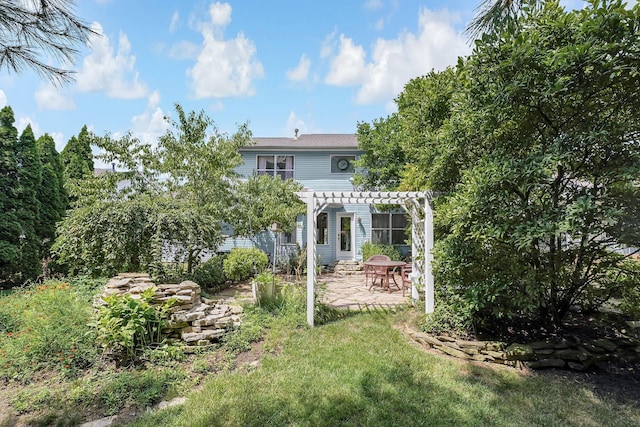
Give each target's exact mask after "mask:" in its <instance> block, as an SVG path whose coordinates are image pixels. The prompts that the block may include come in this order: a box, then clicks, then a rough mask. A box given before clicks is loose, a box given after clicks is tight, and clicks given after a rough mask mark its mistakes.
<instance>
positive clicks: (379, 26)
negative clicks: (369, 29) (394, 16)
mask: <svg viewBox="0 0 640 427" xmlns="http://www.w3.org/2000/svg"><path fill="white" fill-rule="evenodd" d="M373 28H375V29H376V30H378V31H382V30H384V19H382V18H380V19H378V20H377V21H376V23H375V24H373Z"/></svg>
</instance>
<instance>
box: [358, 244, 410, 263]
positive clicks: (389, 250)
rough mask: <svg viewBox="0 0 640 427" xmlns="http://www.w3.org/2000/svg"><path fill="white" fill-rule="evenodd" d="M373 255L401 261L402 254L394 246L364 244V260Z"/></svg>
mask: <svg viewBox="0 0 640 427" xmlns="http://www.w3.org/2000/svg"><path fill="white" fill-rule="evenodd" d="M372 255H387V256H388V257H389V258H391V259H392V260H393V261H401V260H402V254H401V253H400V251H399V250H398V249H397V248H396V247H395V246H393V245H384V244H382V243H371V242H364V243H363V244H362V259H364V260H367V259H369V257H371V256H372Z"/></svg>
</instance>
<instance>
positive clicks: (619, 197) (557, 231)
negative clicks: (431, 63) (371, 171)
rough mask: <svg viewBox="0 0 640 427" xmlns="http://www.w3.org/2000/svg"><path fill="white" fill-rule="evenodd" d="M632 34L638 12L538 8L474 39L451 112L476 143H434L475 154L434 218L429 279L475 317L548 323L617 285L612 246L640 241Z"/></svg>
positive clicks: (599, 6)
mask: <svg viewBox="0 0 640 427" xmlns="http://www.w3.org/2000/svg"><path fill="white" fill-rule="evenodd" d="M639 30H640V8H639V7H638V6H636V7H635V8H634V9H633V10H626V9H625V8H624V7H623V4H622V3H621V2H618V1H613V2H594V3H592V4H591V5H590V6H588V7H586V8H585V9H583V10H579V11H574V12H570V13H567V12H565V11H564V10H563V9H562V8H560V7H559V5H558V4H557V2H552V1H550V2H546V3H545V4H544V7H543V8H541V9H535V10H534V9H531V10H530V11H526V12H525V14H524V15H523V17H522V18H520V25H518V26H517V27H512V28H508V29H506V30H504V31H502V32H500V33H496V34H494V35H485V36H484V37H483V39H482V40H481V41H479V42H477V44H476V48H475V50H474V52H473V55H472V56H471V58H470V60H469V61H468V63H467V64H465V68H464V79H465V83H466V85H467V87H468V91H469V97H468V100H469V103H468V105H467V107H466V108H464V109H461V110H460V114H464V115H465V117H466V120H467V121H468V122H471V123H472V126H471V128H473V129H475V130H476V133H475V137H473V138H471V139H466V140H465V139H461V138H459V134H457V133H456V132H455V127H454V128H453V129H452V130H451V131H450V132H449V133H448V136H447V138H446V141H448V144H449V145H450V146H451V147H454V148H453V149H454V150H455V149H456V148H455V147H462V146H465V147H468V151H471V152H472V153H475V156H474V157H473V159H472V160H473V161H468V162H466V163H465V162H463V163H462V164H461V168H462V173H461V174H460V179H459V181H458V183H457V184H456V186H455V187H453V188H449V190H451V191H450V193H449V196H448V197H447V199H446V202H444V204H443V206H442V207H441V210H440V212H439V222H440V225H441V226H442V227H443V228H444V229H445V230H447V231H448V233H447V235H446V237H444V239H443V240H441V242H440V244H439V245H438V252H437V255H438V258H439V263H438V270H437V272H438V274H439V276H440V280H441V283H446V284H448V285H449V286H450V288H449V289H450V290H451V291H452V292H453V293H457V294H458V295H462V296H463V299H464V301H465V302H466V304H468V306H469V307H471V309H472V310H473V311H474V312H475V313H476V315H478V316H480V317H481V318H483V317H484V318H495V317H500V316H508V315H513V314H517V313H521V314H526V315H535V316H539V318H540V319H541V320H542V321H543V322H545V323H546V324H547V325H549V326H554V325H555V326H557V325H559V324H560V323H561V322H562V319H563V318H564V316H565V315H566V313H567V312H568V310H569V309H570V307H571V306H572V305H574V304H581V305H582V306H583V307H588V306H593V305H597V304H598V303H600V302H602V301H603V300H606V299H607V298H608V297H609V296H610V293H611V292H612V291H614V290H615V289H616V286H617V283H618V282H617V281H616V277H617V275H619V274H623V273H624V269H625V263H624V262H623V260H624V258H625V257H624V256H623V255H621V254H620V253H618V252H617V251H615V250H614V249H615V248H617V247H619V245H627V246H633V247H638V246H640V228H639V225H640V224H638V218H639V215H640V197H639V196H640V194H639V190H638V177H639V176H640V146H639V145H638V140H640V93H638V91H637V82H638V78H639V76H640V65H639V63H638V57H639V53H640V47H639V46H640V44H639V40H640V32H639ZM438 157H439V153H436V154H435V155H434V156H433V162H434V163H436V162H437V161H438ZM432 182H433V181H432Z"/></svg>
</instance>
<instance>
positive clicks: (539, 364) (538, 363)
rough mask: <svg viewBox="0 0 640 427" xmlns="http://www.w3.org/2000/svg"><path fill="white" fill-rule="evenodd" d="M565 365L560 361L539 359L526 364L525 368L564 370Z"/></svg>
mask: <svg viewBox="0 0 640 427" xmlns="http://www.w3.org/2000/svg"><path fill="white" fill-rule="evenodd" d="M565 363H566V362H565V361H564V360H562V359H540V360H534V361H531V362H527V366H528V367H529V368H531V369H543V368H564V366H565Z"/></svg>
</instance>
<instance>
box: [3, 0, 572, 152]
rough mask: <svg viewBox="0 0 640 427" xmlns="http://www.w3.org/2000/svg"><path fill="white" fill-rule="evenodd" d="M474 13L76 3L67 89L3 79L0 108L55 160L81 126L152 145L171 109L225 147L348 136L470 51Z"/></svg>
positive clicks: (350, 3) (372, 3) (305, 0)
mask: <svg viewBox="0 0 640 427" xmlns="http://www.w3.org/2000/svg"><path fill="white" fill-rule="evenodd" d="M479 3H480V0H462V1H441V0H431V1H419V0H340V1H336V0H323V1H316V0H297V1H290V0H270V1H249V0H237V1H232V0H230V1H227V2H212V1H203V0H197V1H188V0H181V1H168V0H136V1H131V0H80V1H77V2H76V15H77V16H79V17H80V18H81V19H82V20H84V21H85V22H87V23H90V24H91V25H92V27H93V28H94V30H95V31H96V32H97V33H99V35H97V36H92V37H91V38H90V40H89V43H88V44H87V46H82V47H81V49H80V52H79V55H78V57H77V59H76V62H75V64H72V65H70V67H71V68H72V69H73V70H74V71H76V73H75V82H73V83H71V84H67V85H65V86H64V87H62V88H58V87H55V86H53V85H52V84H51V83H49V82H48V81H46V80H43V79H42V78H41V77H39V76H38V75H36V74H35V73H33V72H31V71H26V72H23V73H21V74H16V73H9V72H8V71H7V70H6V69H5V68H3V69H1V70H0V107H2V106H4V105H10V106H11V107H12V108H13V111H14V114H15V117H16V127H17V128H18V130H19V131H20V132H21V131H22V130H23V129H24V128H25V127H26V126H27V124H31V126H32V128H33V130H34V133H35V135H36V137H39V136H40V135H42V134H44V133H48V134H50V135H51V136H53V138H54V140H55V141H56V148H57V149H58V151H61V150H62V149H63V148H64V145H65V144H66V142H67V141H68V140H69V139H70V138H71V137H72V136H74V135H77V134H78V133H79V131H80V129H81V128H82V126H83V125H87V127H88V128H89V129H90V130H91V131H93V132H94V133H95V134H97V135H99V136H102V135H105V134H107V133H108V134H111V135H112V136H114V137H118V136H120V135H123V134H124V133H125V132H132V133H133V135H134V136H136V137H138V138H140V139H141V140H145V141H149V142H153V141H154V140H157V138H158V137H159V136H160V135H162V134H164V133H165V132H166V130H167V129H168V125H167V123H166V121H165V120H164V117H165V116H171V115H172V114H173V115H174V116H175V113H174V105H175V103H179V104H180V105H181V106H182V107H183V108H184V109H185V110H186V111H201V110H203V111H204V112H205V113H206V114H207V115H208V116H209V117H210V118H211V119H213V121H214V122H215V123H216V126H217V128H218V130H219V131H220V132H222V133H227V134H229V135H230V134H233V132H234V131H235V130H237V128H238V125H240V124H242V123H248V126H249V129H250V130H251V131H252V133H253V135H254V136H256V137H281V136H293V134H294V129H299V131H300V133H301V134H309V133H355V132H356V131H357V124H358V123H359V122H372V121H373V120H375V119H378V118H382V117H387V116H388V115H389V114H390V113H392V112H393V111H395V104H394V102H393V100H394V98H395V97H396V96H397V95H398V94H399V93H400V92H401V91H402V90H403V88H404V85H405V84H406V83H408V82H409V80H411V79H412V78H415V77H418V76H421V75H424V74H426V73H428V72H429V71H431V70H432V69H435V70H442V69H444V68H446V67H447V66H450V65H455V63H456V62H457V59H458V57H459V56H464V55H468V54H469V53H470V52H471V43H470V42H469V40H468V37H467V36H466V35H465V34H464V29H465V27H466V25H467V24H468V22H469V21H470V20H471V19H472V18H473V16H474V14H475V9H476V8H477V6H478V5H479ZM562 3H563V4H564V5H565V6H567V7H580V5H581V4H582V2H581V1H578V0H563V1H562Z"/></svg>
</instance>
